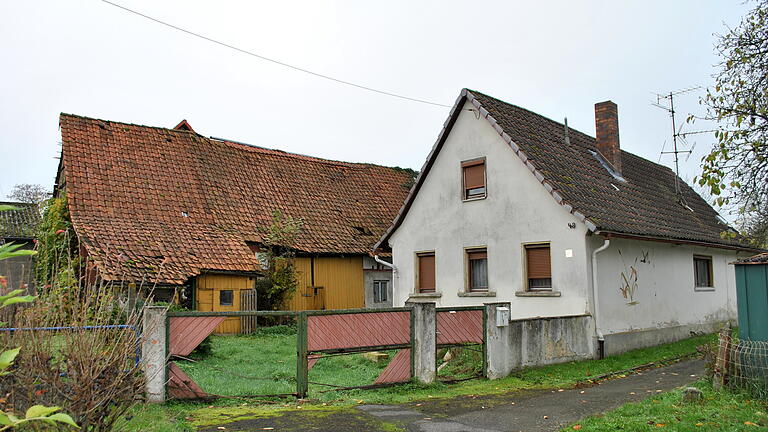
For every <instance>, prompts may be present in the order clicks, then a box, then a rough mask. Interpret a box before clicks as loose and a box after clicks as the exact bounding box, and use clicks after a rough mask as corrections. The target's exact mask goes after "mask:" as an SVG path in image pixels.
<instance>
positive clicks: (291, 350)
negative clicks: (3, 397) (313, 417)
mask: <svg viewBox="0 0 768 432" xmlns="http://www.w3.org/2000/svg"><path fill="white" fill-rule="evenodd" d="M295 337H296V336H295V334H294V333H293V332H292V330H290V328H284V327H283V328H281V327H278V328H273V329H264V330H262V331H260V332H259V333H258V334H256V335H253V336H223V337H216V338H213V346H212V348H213V349H212V353H211V354H209V355H207V356H205V357H197V358H196V360H197V361H196V362H194V363H191V362H180V366H181V367H182V368H184V369H185V370H186V371H187V372H188V373H189V375H190V376H191V377H192V378H193V379H194V380H195V381H196V382H198V383H199V384H201V386H202V387H203V389H204V390H206V391H208V392H211V393H216V394H229V395H235V394H239V395H243V394H265V393H274V392H288V393H290V392H292V391H294V390H293V389H294V387H295V383H294V379H293V376H295V375H294V374H295V370H296V366H295V360H294V358H295ZM714 340H715V336H714V335H706V336H698V337H694V338H690V339H686V340H683V341H679V342H675V343H671V344H666V345H662V346H659V347H653V348H646V349H641V350H635V351H631V352H628V353H625V354H622V355H618V356H614V357H609V358H606V359H603V360H587V361H581V362H569V363H563V364H559V365H550V366H544V367H537V368H527V369H524V370H522V371H518V372H516V373H514V374H513V375H511V376H509V377H507V378H504V379H500V380H494V381H488V380H485V379H475V380H469V381H462V382H458V383H454V384H445V383H436V384H432V385H428V386H424V385H418V384H412V383H408V384H402V385H397V386H393V387H386V388H378V389H371V390H360V389H355V390H341V391H330V392H324V393H321V391H323V390H328V389H329V388H328V387H324V386H319V385H311V386H310V391H309V397H310V400H309V401H307V402H306V403H305V404H304V406H305V407H308V406H309V405H312V406H348V405H352V404H359V403H388V404H391V403H405V402H411V401H416V400H423V399H428V398H447V397H452V396H456V395H467V394H477V395H480V394H494V393H505V392H509V391H514V390H523V389H533V388H567V387H572V386H574V385H576V384H577V383H578V382H580V381H584V380H587V379H590V378H592V377H595V376H599V375H603V374H608V373H614V372H621V371H623V370H625V369H629V368H632V367H636V366H639V365H643V364H647V363H651V362H665V361H674V359H676V358H677V357H679V356H682V355H688V354H693V353H695V352H696V347H697V346H700V345H703V344H706V343H711V342H713V341H714ZM467 356H469V360H468V359H467ZM473 356H474V357H473ZM461 357H464V359H463V361H465V362H466V363H467V364H471V363H472V362H473V361H477V360H478V359H480V358H481V357H480V356H477V355H475V354H472V353H464V354H462V355H461ZM472 359H475V360H472ZM385 366H386V364H385V363H374V362H371V361H370V360H366V359H363V358H362V356H361V355H353V356H334V357H329V358H325V359H321V360H320V361H319V362H318V363H317V364H316V365H315V367H314V368H313V369H312V370H311V371H310V377H309V379H310V381H312V382H321V383H326V384H335V385H340V386H353V385H364V384H369V383H371V382H373V380H374V379H375V377H376V376H377V375H378V373H379V372H380V370H381V369H382V368H384V367H385ZM447 369H448V371H450V372H451V373H453V372H457V370H458V371H463V370H464V369H466V367H465V366H451V367H449V368H447ZM221 370H223V371H226V372H221ZM231 371H233V372H234V373H235V374H237V375H239V376H241V377H265V378H268V380H253V379H246V378H238V377H237V376H234V375H232V372H231ZM265 390H267V391H265ZM211 405H212V406H215V407H221V409H224V410H225V411H226V410H227V409H228V408H226V407H231V409H235V406H242V405H245V406H247V409H249V410H251V411H254V410H263V411H265V412H269V411H273V410H276V409H287V408H290V407H294V408H295V407H296V406H297V405H296V402H295V400H294V399H293V398H287V399H283V400H276V399H274V398H262V399H258V400H255V399H254V400H244V399H220V400H217V401H213V402H205V403H201V402H171V403H168V404H165V405H163V406H159V407H148V408H142V407H139V408H137V410H136V413H135V415H134V417H133V418H132V419H131V421H129V422H128V423H127V424H126V428H127V429H128V430H135V431H139V430H142V431H146V430H155V431H168V432H177V431H187V430H191V429H189V428H190V425H189V424H188V422H187V419H188V418H193V419H197V418H199V417H204V416H206V415H207V414H206V413H207V412H209V411H211V410H210V409H209V408H208V407H209V406H211ZM217 409H218V408H217ZM162 418H164V419H165V420H164V421H163V423H164V424H163V426H158V427H157V428H150V429H148V428H147V427H146V425H148V424H154V423H155V421H152V420H148V419H162Z"/></svg>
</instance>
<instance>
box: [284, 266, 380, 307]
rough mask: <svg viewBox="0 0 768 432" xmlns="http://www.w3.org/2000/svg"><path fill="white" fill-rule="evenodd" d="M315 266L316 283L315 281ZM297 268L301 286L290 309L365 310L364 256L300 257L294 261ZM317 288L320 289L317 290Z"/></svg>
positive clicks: (291, 302) (290, 303) (297, 276)
mask: <svg viewBox="0 0 768 432" xmlns="http://www.w3.org/2000/svg"><path fill="white" fill-rule="evenodd" d="M313 265H314V283H313V281H312V266H313ZM294 266H295V269H296V278H297V279H298V282H299V286H298V289H297V290H296V293H295V294H294V296H293V298H292V299H291V301H290V302H289V304H288V309H290V310H313V309H354V308H362V307H365V297H364V291H363V258H362V257H360V256H353V257H314V258H311V257H298V258H296V259H295V260H294ZM315 287H317V288H318V289H317V290H315V289H314V288H315ZM319 287H322V288H319ZM315 291H317V295H315Z"/></svg>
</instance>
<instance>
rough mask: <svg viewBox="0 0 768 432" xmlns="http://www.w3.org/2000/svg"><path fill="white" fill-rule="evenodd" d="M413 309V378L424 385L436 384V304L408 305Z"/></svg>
mask: <svg viewBox="0 0 768 432" xmlns="http://www.w3.org/2000/svg"><path fill="white" fill-rule="evenodd" d="M407 306H410V307H411V308H412V321H411V334H412V335H413V354H412V355H413V377H414V378H415V379H416V381H418V382H420V383H423V384H430V383H433V382H435V379H436V377H437V365H436V356H437V345H436V344H437V341H436V337H437V327H436V325H437V321H436V316H435V315H436V311H435V304H434V303H431V302H425V303H421V302H419V303H415V302H414V303H407Z"/></svg>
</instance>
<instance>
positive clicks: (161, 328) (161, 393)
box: [141, 306, 168, 403]
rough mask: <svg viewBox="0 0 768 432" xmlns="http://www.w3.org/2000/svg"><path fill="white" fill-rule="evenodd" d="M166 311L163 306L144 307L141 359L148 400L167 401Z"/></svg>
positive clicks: (155, 401)
mask: <svg viewBox="0 0 768 432" xmlns="http://www.w3.org/2000/svg"><path fill="white" fill-rule="evenodd" d="M166 311H167V309H166V308H165V307H163V306H147V307H146V308H145V309H144V322H143V327H142V333H141V334H142V342H141V353H142V354H141V361H142V367H143V369H144V379H145V383H144V388H145V390H146V393H147V401H148V402H154V403H162V402H165V382H166V376H165V371H166V369H165V362H166V360H167V359H168V353H167V346H168V344H167V332H166V328H165V317H166Z"/></svg>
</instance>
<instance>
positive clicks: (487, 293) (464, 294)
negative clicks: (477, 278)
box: [458, 291, 496, 297]
mask: <svg viewBox="0 0 768 432" xmlns="http://www.w3.org/2000/svg"><path fill="white" fill-rule="evenodd" d="M458 296H459V297H496V291H470V292H467V291H461V292H459V293H458Z"/></svg>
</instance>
